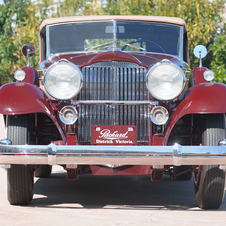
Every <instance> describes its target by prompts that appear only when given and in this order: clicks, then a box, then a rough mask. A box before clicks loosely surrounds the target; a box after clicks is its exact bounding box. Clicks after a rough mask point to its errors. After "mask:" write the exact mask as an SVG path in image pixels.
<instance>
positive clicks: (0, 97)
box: [0, 82, 66, 141]
mask: <svg viewBox="0 0 226 226" xmlns="http://www.w3.org/2000/svg"><path fill="white" fill-rule="evenodd" d="M30 113H44V114H47V115H48V116H49V117H50V118H51V119H52V120H53V122H54V123H55V125H56V127H57V128H58V130H59V132H60V134H61V137H62V139H63V140H64V141H65V140H66V138H65V135H64V133H63V130H62V128H61V126H60V125H59V123H58V120H57V118H56V116H55V114H54V109H53V108H52V107H51V105H50V102H49V101H48V97H47V96H46V95H45V93H44V92H43V91H42V90H41V89H39V88H38V87H37V86H35V85H32V84H29V83H23V82H16V83H8V84H5V85H3V86H2V87H1V88H0V114H3V115H16V114H30Z"/></svg>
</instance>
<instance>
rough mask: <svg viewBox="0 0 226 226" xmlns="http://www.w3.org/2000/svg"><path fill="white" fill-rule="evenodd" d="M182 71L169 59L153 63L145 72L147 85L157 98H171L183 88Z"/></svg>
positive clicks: (176, 95)
mask: <svg viewBox="0 0 226 226" xmlns="http://www.w3.org/2000/svg"><path fill="white" fill-rule="evenodd" d="M185 82H186V78H185V75H184V72H183V71H182V69H181V68H179V67H178V66H177V65H175V64H173V63H171V62H170V61H169V60H163V61H161V62H160V63H158V64H156V65H154V66H153V67H152V68H151V69H150V70H149V71H148V73H147V87H148V89H149V91H150V93H151V94H152V95H153V96H154V97H155V98H156V99H158V100H173V99H175V98H176V97H178V96H179V95H180V94H181V92H182V91H183V89H184V86H185Z"/></svg>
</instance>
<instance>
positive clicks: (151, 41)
mask: <svg viewBox="0 0 226 226" xmlns="http://www.w3.org/2000/svg"><path fill="white" fill-rule="evenodd" d="M180 28H181V27H180V26H178V25H173V24H167V23H156V22H144V21H122V20H109V21H92V22H72V23H63V24H54V25H49V26H48V28H47V31H48V32H47V35H48V38H47V40H49V41H48V43H47V56H48V57H49V56H52V55H55V54H59V53H68V52H88V51H107V50H119V51H133V52H134V51H139V52H155V53H166V54H171V55H175V56H179V55H180V40H181V39H180Z"/></svg>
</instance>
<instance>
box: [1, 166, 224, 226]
mask: <svg viewBox="0 0 226 226" xmlns="http://www.w3.org/2000/svg"><path fill="white" fill-rule="evenodd" d="M0 181H1V183H0V210H1V211H0V225H1V226H2V225H10V226H11V225H15V226H17V225H23V226H26V225H34V226H36V225H43V226H50V225H51V226H52V225H83V226H86V225H98V226H100V225H139V226H140V225H174V226H175V225H180V226H181V225H214V226H216V225H222V226H223V225H224V226H225V225H226V212H225V210H226V200H224V202H223V204H222V206H221V208H220V209H218V210H215V211H211V210H210V211H204V210H201V209H199V208H198V207H197V206H196V202H195V199H194V194H193V183H192V180H191V181H186V182H181V181H176V180H175V181H172V180H170V178H169V177H165V178H164V181H163V182H162V183H153V182H151V181H150V177H149V176H119V177H107V176H81V177H80V179H79V180H78V181H77V182H69V181H67V179H66V174H65V172H64V171H63V169H62V168H61V167H59V166H54V170H53V174H52V175H51V176H50V177H49V178H46V179H36V181H35V191H34V193H35V194H34V199H33V201H32V202H31V204H30V205H29V206H11V205H9V204H8V201H7V200H6V172H5V171H4V170H3V169H0Z"/></svg>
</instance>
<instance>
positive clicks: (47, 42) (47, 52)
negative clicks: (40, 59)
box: [46, 26, 50, 59]
mask: <svg viewBox="0 0 226 226" xmlns="http://www.w3.org/2000/svg"><path fill="white" fill-rule="evenodd" d="M49 43H50V42H49V26H46V59H49V57H50V46H49Z"/></svg>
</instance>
